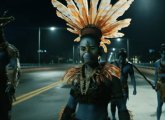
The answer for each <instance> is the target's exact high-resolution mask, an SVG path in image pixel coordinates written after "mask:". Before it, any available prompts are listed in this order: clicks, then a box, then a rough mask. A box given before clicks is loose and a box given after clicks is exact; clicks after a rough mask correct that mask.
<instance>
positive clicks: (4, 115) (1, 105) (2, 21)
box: [0, 17, 20, 120]
mask: <svg viewBox="0 0 165 120" xmlns="http://www.w3.org/2000/svg"><path fill="white" fill-rule="evenodd" d="M10 20H11V18H10V17H7V18H0V120H10V119H11V107H12V99H13V97H14V93H15V87H16V86H17V80H18V73H19V69H20V64H19V52H18V50H17V48H16V47H14V46H13V45H11V44H9V43H8V42H7V41H6V40H5V38H4V32H3V27H4V25H6V24H7V23H9V21H10ZM8 65H9V66H10V67H11V68H12V72H11V78H10V79H9V76H8V72H7V66H8Z"/></svg>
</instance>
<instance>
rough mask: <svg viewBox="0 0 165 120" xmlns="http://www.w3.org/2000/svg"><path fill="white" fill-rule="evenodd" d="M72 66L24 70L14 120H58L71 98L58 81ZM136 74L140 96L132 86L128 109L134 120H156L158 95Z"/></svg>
mask: <svg viewBox="0 0 165 120" xmlns="http://www.w3.org/2000/svg"><path fill="white" fill-rule="evenodd" d="M69 67H70V66H68V65H67V66H66V65H61V66H55V67H47V68H40V69H28V70H25V71H24V72H23V73H22V77H21V81H20V84H19V86H18V89H17V94H16V97H17V101H15V102H14V103H13V111H12V120H58V113H59V111H60V110H61V108H62V107H64V106H65V105H66V102H67V98H68V95H69V88H67V87H62V84H61V83H60V82H59V81H60V80H61V78H62V76H63V75H64V73H65V71H66V70H67V69H68V68H69ZM143 72H145V73H146V75H147V77H148V78H149V79H150V80H152V79H153V71H151V70H147V72H146V71H145V70H143ZM135 75H136V80H137V95H136V96H133V95H132V92H133V89H132V86H130V99H129V101H128V108H129V110H131V111H132V114H133V117H134V120H156V116H155V111H156V104H157V103H156V93H155V91H153V90H152V88H151V87H150V86H149V85H148V83H147V82H146V81H144V79H143V78H142V77H141V76H140V75H139V74H137V73H135ZM110 116H111V114H110ZM116 116H117V115H116ZM164 119H165V109H164V108H163V115H162V120H164Z"/></svg>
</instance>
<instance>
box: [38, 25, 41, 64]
mask: <svg viewBox="0 0 165 120" xmlns="http://www.w3.org/2000/svg"><path fill="white" fill-rule="evenodd" d="M40 60H41V30H40V27H39V28H38V65H39V66H40Z"/></svg>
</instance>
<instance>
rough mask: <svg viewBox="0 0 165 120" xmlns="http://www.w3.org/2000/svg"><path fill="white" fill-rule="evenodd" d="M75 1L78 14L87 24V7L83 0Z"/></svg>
mask: <svg viewBox="0 0 165 120" xmlns="http://www.w3.org/2000/svg"><path fill="white" fill-rule="evenodd" d="M75 2H76V4H77V6H78V8H79V12H80V15H81V16H82V19H83V20H84V23H85V25H88V17H87V13H86V11H87V10H86V8H87V7H86V6H85V4H84V0H75Z"/></svg>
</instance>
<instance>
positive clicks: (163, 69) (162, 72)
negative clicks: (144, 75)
mask: <svg viewBox="0 0 165 120" xmlns="http://www.w3.org/2000/svg"><path fill="white" fill-rule="evenodd" d="M160 54H161V58H160V59H159V60H157V61H156V62H155V83H154V86H155V90H156V91H157V102H158V105H157V120H160V117H161V114H162V106H163V102H165V44H164V43H163V44H161V50H160Z"/></svg>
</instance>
